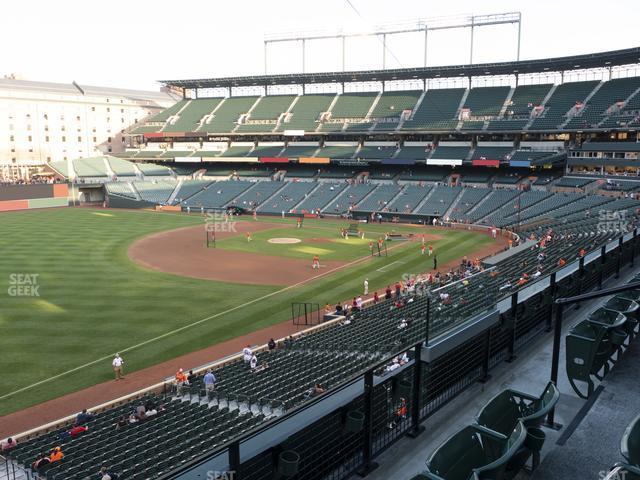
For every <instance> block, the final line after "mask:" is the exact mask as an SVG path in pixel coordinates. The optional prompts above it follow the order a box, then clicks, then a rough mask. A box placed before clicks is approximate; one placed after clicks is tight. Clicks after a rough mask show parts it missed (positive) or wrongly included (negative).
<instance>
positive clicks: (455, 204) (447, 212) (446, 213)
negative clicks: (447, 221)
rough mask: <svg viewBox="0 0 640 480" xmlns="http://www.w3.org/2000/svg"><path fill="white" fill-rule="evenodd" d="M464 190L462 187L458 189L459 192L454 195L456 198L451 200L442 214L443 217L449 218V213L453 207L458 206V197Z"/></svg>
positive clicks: (460, 196) (459, 197)
mask: <svg viewBox="0 0 640 480" xmlns="http://www.w3.org/2000/svg"><path fill="white" fill-rule="evenodd" d="M465 191H466V190H465V189H464V188H461V189H460V192H459V193H458V195H457V196H456V198H454V199H453V202H451V205H450V206H449V208H447V210H446V211H445V212H444V213H443V214H442V217H443V218H449V217H450V216H451V213H452V212H453V211H454V210H455V208H456V207H457V206H458V203H459V202H460V199H461V198H462V196H463V195H464V192H465Z"/></svg>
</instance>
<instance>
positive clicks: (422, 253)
mask: <svg viewBox="0 0 640 480" xmlns="http://www.w3.org/2000/svg"><path fill="white" fill-rule="evenodd" d="M425 248H426V247H425V246H424V243H423V244H422V245H420V255H424V250H425Z"/></svg>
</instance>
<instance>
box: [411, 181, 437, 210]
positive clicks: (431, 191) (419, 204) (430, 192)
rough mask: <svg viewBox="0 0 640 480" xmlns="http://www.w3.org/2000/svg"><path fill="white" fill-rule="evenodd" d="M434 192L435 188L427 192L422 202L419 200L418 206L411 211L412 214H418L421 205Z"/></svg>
mask: <svg viewBox="0 0 640 480" xmlns="http://www.w3.org/2000/svg"><path fill="white" fill-rule="evenodd" d="M435 191H436V189H435V187H432V188H431V190H429V193H428V194H427V195H426V196H425V197H424V198H423V199H422V200H420V203H418V205H416V208H414V209H413V213H416V212H419V211H420V209H421V208H422V207H423V205H424V204H425V203H427V202H428V201H429V199H430V198H431V195H433V194H434V193H435Z"/></svg>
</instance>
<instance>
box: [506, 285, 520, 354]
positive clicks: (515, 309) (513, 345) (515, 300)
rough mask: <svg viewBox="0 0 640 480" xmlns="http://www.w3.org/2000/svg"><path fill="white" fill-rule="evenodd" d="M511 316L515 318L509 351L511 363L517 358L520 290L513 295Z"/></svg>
mask: <svg viewBox="0 0 640 480" xmlns="http://www.w3.org/2000/svg"><path fill="white" fill-rule="evenodd" d="M511 316H512V318H513V326H512V327H511V337H510V338H509V345H508V352H509V357H508V358H507V363H511V362H513V361H514V360H515V359H516V355H515V350H516V333H517V326H518V292H517V291H515V292H513V294H512V295H511Z"/></svg>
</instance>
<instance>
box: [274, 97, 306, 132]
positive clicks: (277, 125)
mask: <svg viewBox="0 0 640 480" xmlns="http://www.w3.org/2000/svg"><path fill="white" fill-rule="evenodd" d="M301 97H302V95H297V96H296V97H295V98H294V99H293V101H292V102H291V104H290V105H289V108H287V111H286V112H284V113H283V114H282V115H280V117H278V121H277V122H276V126H275V127H274V129H273V130H272V132H277V131H279V129H280V127H281V126H282V124H283V123H282V122H283V120H284V119H285V118H287V116H288V115H289V114H291V110H293V108H294V107H295V106H296V103H298V100H300V98H301Z"/></svg>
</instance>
